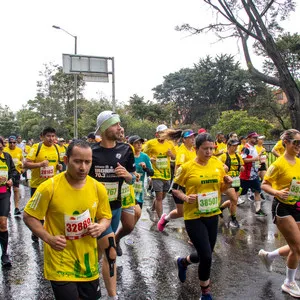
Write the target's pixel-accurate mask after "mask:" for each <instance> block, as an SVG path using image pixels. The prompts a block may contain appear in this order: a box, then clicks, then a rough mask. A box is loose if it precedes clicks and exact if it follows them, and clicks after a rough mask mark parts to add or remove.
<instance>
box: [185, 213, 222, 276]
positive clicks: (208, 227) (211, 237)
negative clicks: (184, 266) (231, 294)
mask: <svg viewBox="0 0 300 300" xmlns="http://www.w3.org/2000/svg"><path fill="white" fill-rule="evenodd" d="M184 223H185V228H186V231H187V233H188V235H189V237H190V239H191V241H192V242H193V244H194V247H195V248H196V250H197V253H192V254H191V255H190V260H191V262H192V263H199V266H198V276H199V279H200V280H201V281H206V280H208V279H209V278H210V269H211V262H212V252H213V250H214V247H215V244H216V241H217V234H218V216H212V217H202V218H199V219H194V220H185V221H184Z"/></svg>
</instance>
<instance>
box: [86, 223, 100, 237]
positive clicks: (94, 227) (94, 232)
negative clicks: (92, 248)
mask: <svg viewBox="0 0 300 300" xmlns="http://www.w3.org/2000/svg"><path fill="white" fill-rule="evenodd" d="M87 232H88V234H89V235H90V236H91V237H93V238H96V237H98V236H100V235H101V233H102V232H103V226H101V225H100V224H98V223H92V224H90V225H89V226H88V227H87Z"/></svg>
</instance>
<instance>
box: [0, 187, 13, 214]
mask: <svg viewBox="0 0 300 300" xmlns="http://www.w3.org/2000/svg"><path fill="white" fill-rule="evenodd" d="M10 194H11V193H10V192H6V193H3V194H0V217H8V214H9V211H10Z"/></svg>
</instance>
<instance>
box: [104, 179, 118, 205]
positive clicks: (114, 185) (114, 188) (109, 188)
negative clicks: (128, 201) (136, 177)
mask: <svg viewBox="0 0 300 300" xmlns="http://www.w3.org/2000/svg"><path fill="white" fill-rule="evenodd" d="M101 183H102V184H103V185H104V186H105V188H106V192H107V196H108V200H109V201H116V200H117V199H118V186H119V183H118V182H101Z"/></svg>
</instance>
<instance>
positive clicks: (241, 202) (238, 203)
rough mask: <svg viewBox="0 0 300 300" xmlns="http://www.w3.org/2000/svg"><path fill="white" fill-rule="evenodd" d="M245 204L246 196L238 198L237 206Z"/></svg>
mask: <svg viewBox="0 0 300 300" xmlns="http://www.w3.org/2000/svg"><path fill="white" fill-rule="evenodd" d="M243 203H245V197H244V196H240V197H238V202H237V205H240V204H243Z"/></svg>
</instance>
